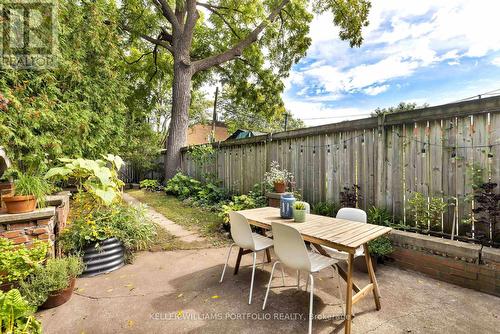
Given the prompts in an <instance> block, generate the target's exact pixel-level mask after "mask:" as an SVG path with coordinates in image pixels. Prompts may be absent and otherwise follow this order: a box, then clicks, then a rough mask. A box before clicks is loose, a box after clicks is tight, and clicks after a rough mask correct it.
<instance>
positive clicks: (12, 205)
mask: <svg viewBox="0 0 500 334" xmlns="http://www.w3.org/2000/svg"><path fill="white" fill-rule="evenodd" d="M2 200H3V201H4V203H5V206H6V207H7V213H25V212H32V211H35V209H36V198H35V196H31V195H30V196H12V195H9V196H4V197H2Z"/></svg>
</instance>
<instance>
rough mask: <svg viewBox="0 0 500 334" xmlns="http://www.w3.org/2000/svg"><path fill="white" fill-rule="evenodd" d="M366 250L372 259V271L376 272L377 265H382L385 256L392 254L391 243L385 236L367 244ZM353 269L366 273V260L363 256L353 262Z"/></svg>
mask: <svg viewBox="0 0 500 334" xmlns="http://www.w3.org/2000/svg"><path fill="white" fill-rule="evenodd" d="M368 250H369V251H370V256H371V259H372V266H373V270H374V271H376V270H377V263H379V262H380V263H382V262H383V261H384V259H385V257H386V256H387V255H389V254H390V253H392V252H393V248H392V241H391V239H389V237H387V236H381V237H378V238H377V239H375V240H372V241H370V242H368ZM354 267H355V268H356V269H358V270H360V271H362V272H365V273H367V272H368V268H367V267H366V260H365V257H364V256H362V257H361V256H360V257H357V258H356V259H355V261H354Z"/></svg>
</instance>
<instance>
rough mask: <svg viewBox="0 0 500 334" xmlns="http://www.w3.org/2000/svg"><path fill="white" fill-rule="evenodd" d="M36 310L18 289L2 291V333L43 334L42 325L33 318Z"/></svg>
mask: <svg viewBox="0 0 500 334" xmlns="http://www.w3.org/2000/svg"><path fill="white" fill-rule="evenodd" d="M33 313H34V309H33V308H32V307H31V306H30V305H29V303H28V302H27V301H26V300H25V299H24V298H23V297H22V296H21V293H20V292H19V290H17V289H12V290H10V291H9V292H7V293H4V292H2V291H1V290H0V333H12V334H14V333H26V334H41V333H42V325H41V324H40V322H39V321H38V320H36V318H35V317H34V316H33Z"/></svg>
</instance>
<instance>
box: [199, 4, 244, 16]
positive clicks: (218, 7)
mask: <svg viewBox="0 0 500 334" xmlns="http://www.w3.org/2000/svg"><path fill="white" fill-rule="evenodd" d="M196 4H197V5H198V6H201V7H205V8H207V9H210V8H212V9H225V10H232V11H235V12H238V13H240V14H243V15H245V13H244V12H242V11H241V10H239V9H237V8H231V7H226V6H216V5H212V4H208V3H204V2H199V1H197V2H196Z"/></svg>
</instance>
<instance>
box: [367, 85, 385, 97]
mask: <svg viewBox="0 0 500 334" xmlns="http://www.w3.org/2000/svg"><path fill="white" fill-rule="evenodd" d="M388 89H389V85H382V86H371V87H367V88H365V89H363V92H364V93H365V94H367V95H372V96H375V95H378V94H381V93H383V92H385V91H386V90H388Z"/></svg>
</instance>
